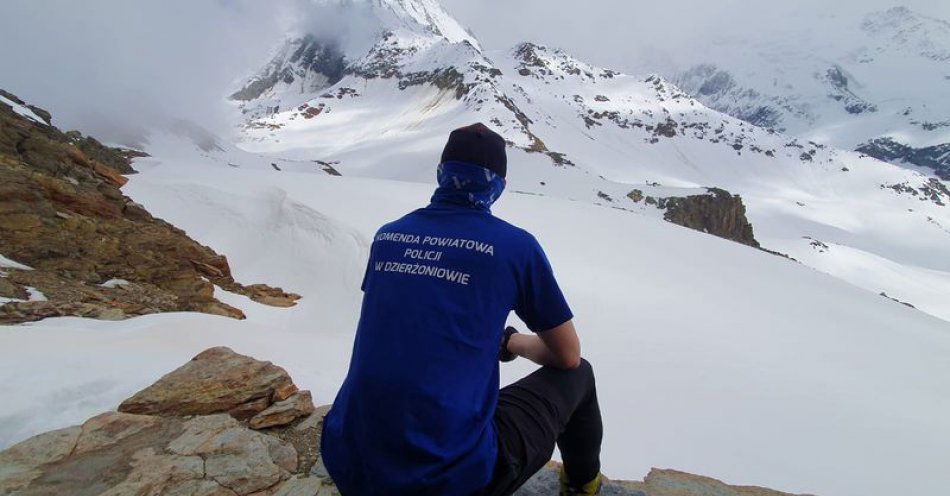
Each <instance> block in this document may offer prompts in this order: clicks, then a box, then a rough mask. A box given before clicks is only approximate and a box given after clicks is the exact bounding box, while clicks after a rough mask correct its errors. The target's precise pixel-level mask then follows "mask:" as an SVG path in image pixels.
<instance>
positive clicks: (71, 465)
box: [0, 348, 792, 496]
mask: <svg viewBox="0 0 950 496" xmlns="http://www.w3.org/2000/svg"><path fill="white" fill-rule="evenodd" d="M275 381H276V382H275ZM275 385H278V386H275ZM179 388H180V390H178V391H176V389H179ZM280 390H285V391H290V390H293V391H296V390H297V386H296V385H294V383H293V381H292V380H291V379H290V377H289V376H287V374H286V372H284V370H283V369H282V368H280V367H277V366H276V365H273V364H271V363H270V362H261V361H258V360H255V359H253V358H250V357H246V356H243V355H239V354H237V353H235V352H233V351H232V350H230V349H228V348H211V349H209V350H206V351H204V352H202V353H200V354H199V355H198V356H196V357H195V358H194V359H193V360H192V361H190V362H188V363H187V364H185V365H184V366H182V367H181V368H179V369H178V370H176V371H174V372H172V373H170V374H168V375H166V376H165V377H163V378H162V379H160V380H159V381H158V382H156V383H155V384H153V385H152V386H149V387H148V388H146V389H145V390H143V391H142V392H140V393H138V394H136V395H135V396H134V397H133V398H130V399H129V400H126V401H125V402H123V403H122V404H123V405H128V404H130V403H135V402H137V401H139V400H136V398H139V399H141V398H142V395H143V393H145V392H149V393H148V394H149V395H151V396H152V397H153V398H156V399H157V398H159V397H160V396H161V397H164V398H165V399H170V398H172V397H174V398H177V399H176V401H164V400H163V401H158V402H157V403H155V404H159V403H161V404H162V405H164V406H163V408H162V410H161V412H160V413H159V412H156V413H157V414H150V415H138V414H132V413H118V412H106V413H103V414H100V415H97V416H95V417H92V418H91V419H89V420H87V421H86V422H84V423H83V424H82V425H77V426H73V427H67V428H65V429H59V430H55V431H51V432H47V433H44V434H40V435H37V436H34V437H32V438H30V439H27V440H26V441H23V442H22V443H19V444H17V445H15V446H13V447H11V448H9V449H7V450H5V451H2V452H0V467H2V470H0V496H7V495H10V496H13V495H17V496H47V495H51V494H64V495H66V494H68V495H90V496H91V495H97V494H109V495H115V496H118V495H155V496H158V495H162V496H186V495H187V496H250V495H253V496H339V492H338V491H337V489H336V487H335V486H334V485H333V482H332V480H330V477H329V475H328V474H327V472H326V468H325V467H324V465H323V462H322V461H321V460H320V433H321V431H322V426H323V419H324V416H325V415H326V413H327V412H328V411H329V407H328V406H323V407H320V408H317V409H314V408H313V405H312V403H310V399H309V395H307V397H306V398H300V404H303V405H306V406H307V407H306V408H304V409H302V410H300V411H299V412H298V413H299V414H295V415H292V416H285V417H282V418H280V419H279V421H276V422H273V423H270V424H269V425H267V426H266V427H261V426H257V428H259V429H260V430H255V419H259V418H260V416H261V415H265V414H267V413H268V411H271V410H273V409H275V407H279V406H280V405H281V403H285V402H286V401H289V400H285V402H276V403H271V404H270V407H269V408H267V409H266V410H263V411H260V413H258V414H257V416H253V417H250V418H249V420H248V417H247V416H238V418H235V415H234V412H233V410H231V408H232V405H233V401H223V402H222V401H219V399H221V398H230V399H233V400H236V401H241V400H247V399H251V402H253V398H255V397H259V398H261V399H266V400H267V401H265V402H264V403H267V402H269V401H271V400H272V399H274V397H276V396H275V395H276V394H277V392H278V391H280ZM158 391H164V392H165V393H164V396H163V395H157V394H155V393H157V392H158ZM303 393H305V392H303V391H301V392H300V393H297V394H294V395H293V396H291V397H290V398H294V397H301V396H302V395H303ZM262 394H263V396H262ZM189 396H191V398H192V399H193V400H195V401H190V400H189ZM212 397H213V399H212V400H211V401H203V402H202V401H199V400H203V399H209V398H212ZM178 400H184V401H178ZM198 403H201V404H203V405H205V406H207V407H208V408H204V407H203V408H200V409H195V408H194V405H196V404H198ZM241 404H248V403H246V402H245V403H241ZM176 405H177V406H176ZM121 409H122V407H120V410H121ZM278 409H279V408H278ZM229 411H230V412H231V414H230V415H229V414H228V413H226V412H229ZM269 419H270V420H271V421H274V417H270V418H269ZM559 469H560V466H559V465H558V464H557V463H554V462H552V463H549V464H548V466H546V467H545V468H543V469H542V470H541V471H540V472H538V474H537V475H535V476H534V477H533V478H532V479H531V480H529V481H528V482H527V483H526V484H525V485H524V486H523V487H522V488H521V489H519V490H518V492H516V493H515V494H516V495H517V496H542V495H549V494H556V493H557V487H558V480H557V477H558V471H559ZM601 494H603V495H604V496H609V495H612V496H792V495H790V494H787V493H781V492H778V491H772V490H769V489H763V488H758V487H748V486H730V485H727V484H725V483H723V482H720V481H718V480H716V479H711V478H708V477H701V476H697V475H692V474H687V473H684V472H678V471H675V470H660V469H653V470H651V471H650V473H649V474H648V475H647V477H646V478H645V479H644V480H643V481H610V480H607V481H605V483H604V487H603V490H602V492H601Z"/></svg>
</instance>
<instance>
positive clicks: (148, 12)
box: [0, 0, 286, 144]
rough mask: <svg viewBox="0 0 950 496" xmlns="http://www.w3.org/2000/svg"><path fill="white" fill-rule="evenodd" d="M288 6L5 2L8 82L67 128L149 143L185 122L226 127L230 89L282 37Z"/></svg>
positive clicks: (246, 1) (192, 0)
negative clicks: (153, 132) (161, 130)
mask: <svg viewBox="0 0 950 496" xmlns="http://www.w3.org/2000/svg"><path fill="white" fill-rule="evenodd" d="M277 3H280V2H277ZM279 10H280V9H279V8H275V7H274V5H273V4H271V3H270V2H266V3H265V2H253V1H251V0H162V1H160V2H129V1H128V0H84V1H82V2H76V1H74V0H43V1H36V0H5V1H4V6H3V16H2V17H0V46H4V47H6V48H5V49H4V51H3V55H2V58H3V60H2V62H0V67H2V69H0V87H3V88H6V89H8V90H10V91H12V92H13V93H15V94H17V95H18V96H20V97H21V98H23V99H25V100H28V101H30V102H31V103H34V104H36V105H39V106H41V107H45V108H47V109H48V110H50V111H51V112H53V117H54V120H55V123H56V124H57V125H58V126H60V127H63V128H66V129H70V128H79V129H81V130H83V131H84V132H87V133H90V134H93V135H95V136H98V137H101V138H102V139H105V140H108V141H111V142H117V143H123V144H135V143H136V142H139V143H140V142H141V141H142V139H143V138H144V135H145V134H146V132H147V130H148V129H151V128H154V127H160V126H165V125H168V123H170V122H172V121H174V120H175V119H186V120H190V121H193V122H195V123H198V124H200V125H202V126H205V127H207V128H210V129H214V130H216V131H218V130H221V131H226V130H227V124H228V122H229V116H230V115H231V114H230V112H231V111H230V109H229V108H228V106H227V105H226V104H225V103H224V101H223V96H224V95H226V94H227V90H228V89H229V88H231V87H232V86H233V84H234V78H235V77H238V76H241V75H245V74H246V73H247V71H248V69H249V68H250V67H255V66H257V65H259V64H260V63H262V62H263V61H264V60H266V57H267V54H268V53H269V52H270V51H271V49H272V48H273V46H274V44H275V43H277V42H278V41H279V40H280V38H281V37H282V35H283V31H284V29H285V28H286V26H285V25H282V22H285V21H286V19H281V16H280V15H278V12H279Z"/></svg>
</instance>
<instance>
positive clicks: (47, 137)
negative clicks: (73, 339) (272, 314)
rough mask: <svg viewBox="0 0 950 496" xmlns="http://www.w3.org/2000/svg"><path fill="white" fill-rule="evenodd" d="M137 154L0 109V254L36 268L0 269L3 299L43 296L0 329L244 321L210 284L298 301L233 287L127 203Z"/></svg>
mask: <svg viewBox="0 0 950 496" xmlns="http://www.w3.org/2000/svg"><path fill="white" fill-rule="evenodd" d="M7 98H8V99H10V100H11V101H14V102H16V103H19V100H13V99H12V98H9V97H7ZM34 108H35V107H34ZM40 110H41V109H40ZM34 113H36V114H37V115H40V114H43V115H49V114H48V113H46V112H44V111H42V110H41V111H40V112H34ZM134 155H135V153H133V152H130V151H127V150H120V149H114V148H109V147H106V146H104V145H102V144H101V143H99V142H98V141H96V140H95V139H93V138H89V137H83V136H82V135H80V134H79V133H75V132H71V133H62V132H61V131H59V130H58V129H56V128H55V127H53V126H50V125H47V124H45V123H39V122H35V121H34V120H32V119H28V118H26V117H23V116H21V115H19V114H18V113H17V112H15V111H14V109H13V108H11V107H10V106H9V105H4V104H0V247H2V248H0V254H2V255H3V256H5V257H7V258H9V259H12V260H15V261H17V262H19V263H21V264H25V265H27V266H30V267H32V268H33V269H34V270H17V269H4V270H3V274H4V275H3V276H2V277H3V279H4V281H5V282H4V286H7V287H9V286H12V287H13V290H12V291H11V290H9V288H8V290H6V291H4V292H5V293H7V294H10V293H14V294H17V295H18V296H20V298H18V299H21V300H22V299H24V298H22V296H23V290H24V289H25V288H35V290H38V291H39V292H40V293H42V294H43V295H45V300H44V299H43V298H34V300H37V301H15V302H10V303H7V304H5V305H2V306H0V323H16V322H26V321H31V320H39V319H42V318H46V317H53V316H65V315H76V316H83V317H95V318H104V319H122V318H126V317H128V316H133V315H144V314H149V313H156V312H167V311H199V312H205V313H212V314H217V315H225V316H228V317H234V318H243V313H242V312H241V311H240V310H238V309H237V308H234V307H231V306H229V305H226V304H224V303H221V302H220V301H218V300H216V299H215V298H214V286H215V285H217V286H219V287H221V288H223V289H226V290H228V291H232V292H236V293H241V294H244V295H247V296H249V297H251V298H254V299H256V300H258V301H260V302H262V303H266V304H274V305H277V306H289V305H292V304H293V302H294V301H295V300H296V299H298V298H299V296H297V295H292V294H288V293H284V292H283V291H281V290H280V289H275V288H271V287H268V286H264V285H253V286H244V285H242V284H240V283H238V282H236V281H235V280H234V279H233V278H232V277H231V270H230V268H229V267H228V263H227V259H226V258H225V257H224V256H222V255H219V254H217V253H215V252H214V251H213V250H212V249H211V248H208V247H206V246H203V245H201V244H199V243H197V242H195V241H193V240H192V239H190V238H189V237H188V236H187V235H186V234H185V233H184V232H183V231H181V230H179V229H177V228H175V227H174V226H172V225H171V224H168V223H167V222H164V221H162V220H161V219H157V218H155V217H152V215H151V214H149V213H148V211H146V210H145V209H144V208H143V207H142V206H141V205H139V204H137V203H135V202H133V201H132V200H131V199H129V198H128V197H126V196H124V195H123V194H122V192H121V191H120V189H119V188H120V187H121V186H122V185H124V184H125V183H126V182H127V181H128V179H127V178H126V177H124V176H123V175H122V172H123V171H131V165H130V164H131V159H132V157H133V156H134ZM110 281H111V282H110ZM0 290H2V288H0ZM9 297H15V296H8V298H9Z"/></svg>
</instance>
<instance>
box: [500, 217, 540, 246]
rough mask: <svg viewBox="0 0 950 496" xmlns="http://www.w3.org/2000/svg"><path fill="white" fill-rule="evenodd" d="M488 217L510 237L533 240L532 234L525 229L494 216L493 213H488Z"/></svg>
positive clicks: (524, 240)
mask: <svg viewBox="0 0 950 496" xmlns="http://www.w3.org/2000/svg"><path fill="white" fill-rule="evenodd" d="M489 218H490V219H491V222H492V223H493V224H494V225H495V226H497V228H498V229H499V230H502V231H504V232H505V234H507V235H508V236H511V237H512V239H515V240H517V241H522V242H535V238H534V235H533V234H531V233H530V232H528V230H527V229H524V228H522V227H518V226H516V225H514V224H512V223H511V222H508V221H507V220H505V219H502V218H500V217H495V216H494V215H490V216H489Z"/></svg>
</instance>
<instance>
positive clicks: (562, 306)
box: [515, 236, 574, 332]
mask: <svg viewBox="0 0 950 496" xmlns="http://www.w3.org/2000/svg"><path fill="white" fill-rule="evenodd" d="M515 313H516V314H518V317H520V318H521V320H522V321H523V322H524V323H525V324H526V325H527V326H528V329H531V331H533V332H542V331H547V330H549V329H553V328H555V327H557V326H559V325H561V324H563V323H565V322H567V321H568V320H571V319H572V318H573V317H574V314H573V313H572V312H571V308H570V307H569V306H568V304H567V300H565V299H564V294H563V293H561V288H560V287H559V286H558V284H557V280H556V279H555V278H554V270H553V269H552V268H551V263H550V262H548V257H547V256H546V255H545V254H544V250H543V249H542V248H541V245H540V244H538V242H537V240H535V239H534V237H533V236H531V237H530V246H529V247H528V249H527V253H526V255H525V259H524V260H523V261H522V264H521V267H520V273H519V275H518V298H517V303H516V304H515Z"/></svg>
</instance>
